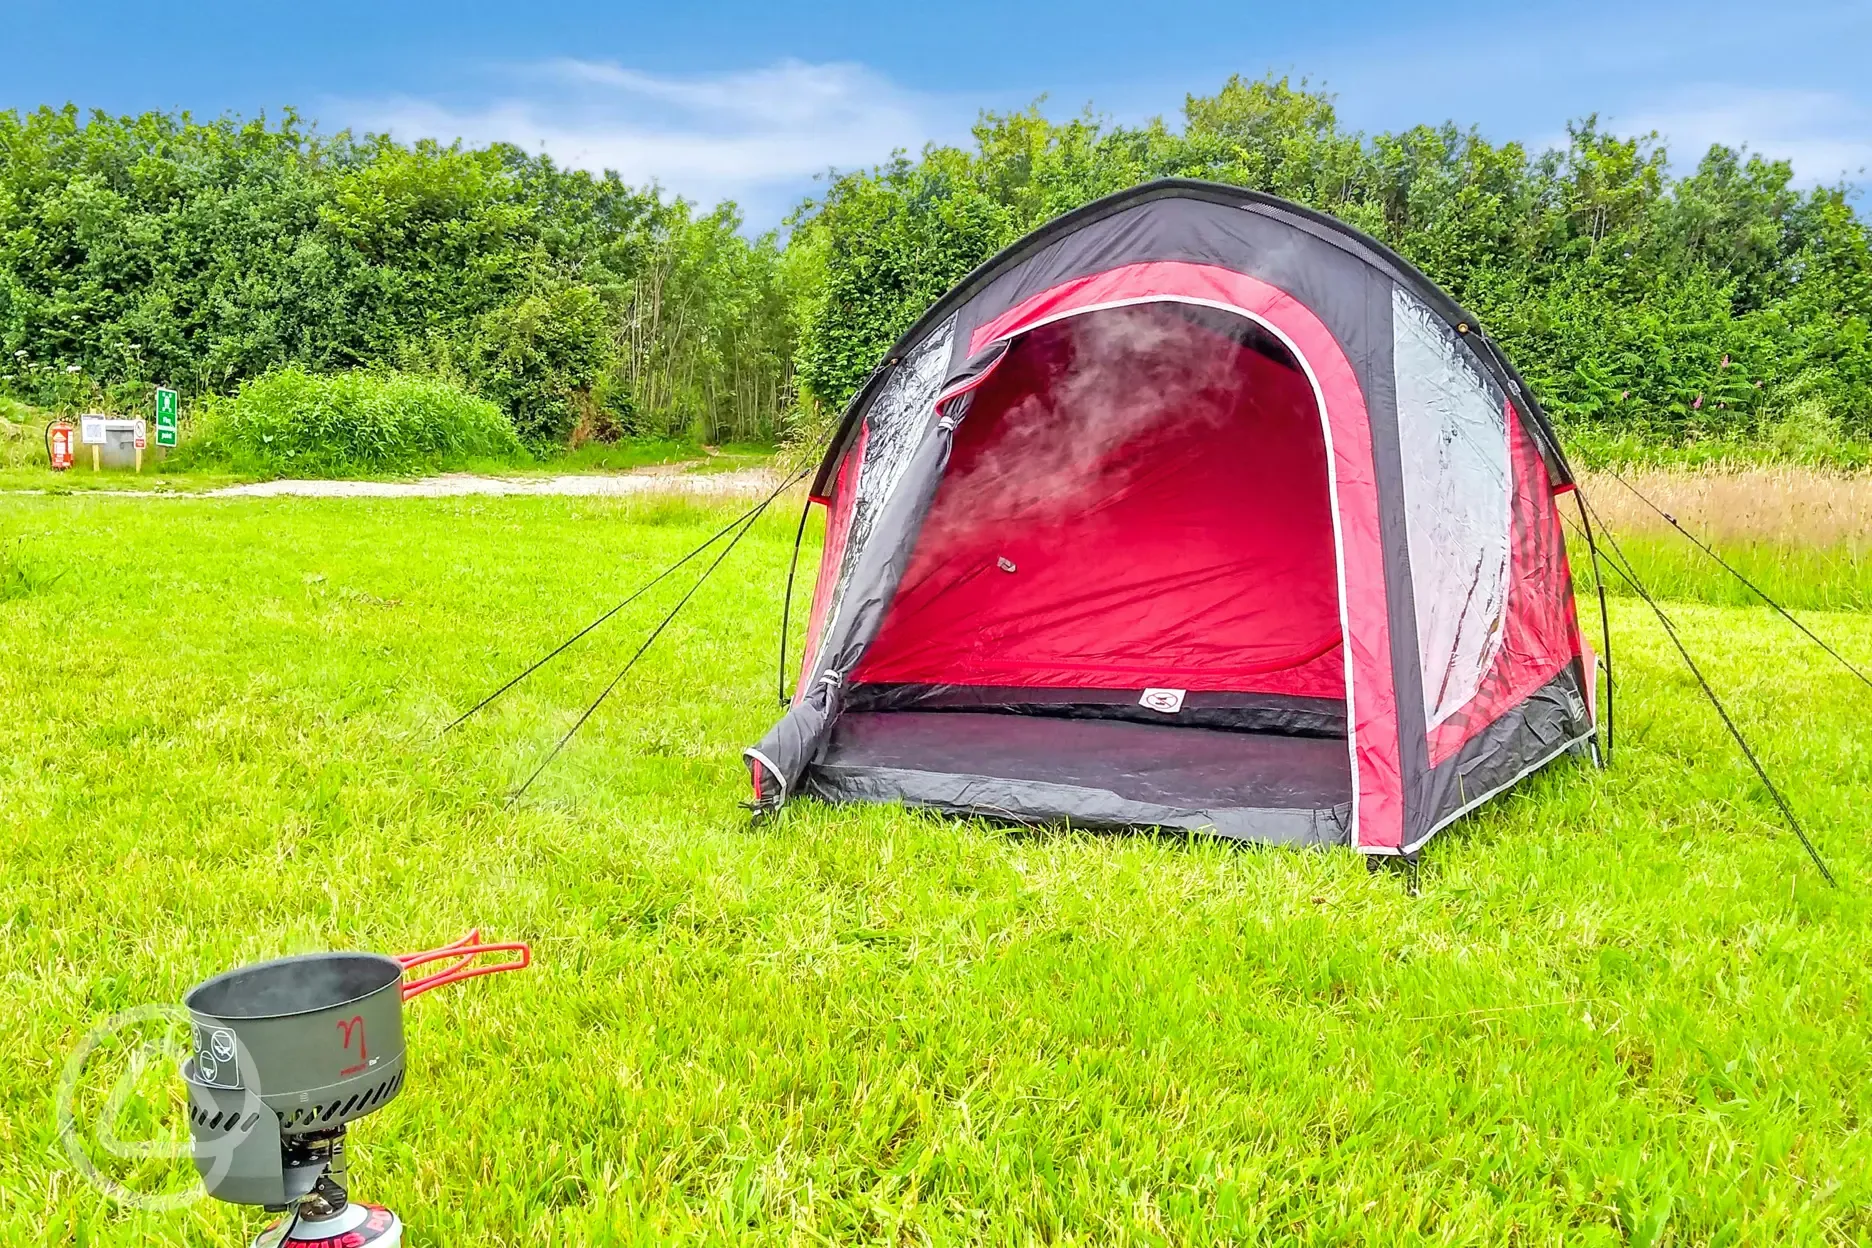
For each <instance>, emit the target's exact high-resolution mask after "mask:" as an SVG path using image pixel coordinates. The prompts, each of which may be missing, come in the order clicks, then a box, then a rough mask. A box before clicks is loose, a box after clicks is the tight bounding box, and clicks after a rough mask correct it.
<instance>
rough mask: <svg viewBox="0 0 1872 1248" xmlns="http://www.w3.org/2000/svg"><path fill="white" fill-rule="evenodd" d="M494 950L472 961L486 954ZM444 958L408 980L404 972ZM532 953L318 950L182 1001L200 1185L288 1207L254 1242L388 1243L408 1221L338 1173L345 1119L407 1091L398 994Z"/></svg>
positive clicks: (507, 964)
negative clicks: (358, 1198) (496, 958)
mask: <svg viewBox="0 0 1872 1248" xmlns="http://www.w3.org/2000/svg"><path fill="white" fill-rule="evenodd" d="M493 952H509V953H514V954H516V955H517V956H516V957H514V958H512V959H510V960H507V961H503V962H498V963H483V964H480V965H472V963H473V962H474V960H475V959H476V958H478V957H480V956H481V955H482V954H486V953H493ZM443 961H446V962H447V963H448V965H446V966H444V967H442V968H441V969H439V970H436V971H432V972H430V973H429V974H427V975H423V976H421V977H419V978H416V979H413V980H406V979H405V978H404V974H405V972H407V971H409V970H411V969H413V968H415V967H418V966H422V965H425V964H427V963H431V962H443ZM531 961H532V952H531V951H530V950H529V949H528V948H527V946H526V945H524V944H483V943H482V942H481V933H480V932H479V931H473V932H470V933H468V935H467V936H465V937H463V938H462V939H461V940H458V941H456V942H455V943H454V944H452V945H445V946H443V947H442V948H440V949H431V950H427V951H425V952H423V953H412V954H406V955H404V956H402V957H388V956H385V955H383V954H377V953H313V954H305V955H303V956H300V957H294V958H279V959H277V960H275V961H272V962H260V963H256V964H254V965H252V966H244V967H241V968H240V969H239V970H234V971H229V972H227V973H226V974H225V975H217V976H216V977H215V978H213V979H210V980H208V981H206V982H205V983H201V984H198V985H196V986H195V987H194V988H192V989H190V990H189V993H188V995H187V996H186V997H185V998H184V999H183V1003H184V1005H186V1006H187V1008H188V1012H189V1016H190V1020H191V1022H192V1023H193V1031H194V1053H193V1056H191V1057H190V1058H189V1059H188V1060H187V1061H186V1062H184V1063H183V1066H182V1079H183V1082H184V1083H185V1084H186V1085H187V1087H188V1102H189V1133H190V1136H191V1140H192V1152H193V1155H194V1160H195V1168H196V1169H197V1170H198V1171H200V1173H201V1176H202V1182H203V1184H204V1185H205V1186H206V1187H207V1189H208V1194H209V1195H210V1196H213V1197H215V1198H216V1199H217V1200H225V1201H229V1202H232V1203H234V1204H243V1205H260V1206H262V1207H264V1208H266V1209H269V1210H273V1211H275V1212H280V1213H284V1214H285V1215H286V1216H285V1217H284V1218H283V1219H282V1220H281V1221H280V1222H279V1223H278V1224H276V1225H275V1226H273V1227H271V1228H269V1229H268V1230H267V1231H265V1232H264V1233H262V1234H261V1236H260V1238H259V1239H257V1240H256V1241H254V1242H255V1248H263V1246H264V1248H276V1246H280V1245H292V1244H307V1245H310V1244H320V1245H325V1246H326V1248H339V1246H342V1248H394V1246H395V1245H398V1244H400V1243H402V1239H403V1223H402V1221H401V1220H400V1219H398V1217H397V1216H396V1215H395V1214H394V1213H392V1212H390V1211H389V1210H388V1209H385V1208H383V1207H382V1206H381V1205H366V1204H357V1203H354V1202H352V1200H351V1199H350V1195H349V1191H348V1188H347V1184H346V1165H345V1128H346V1126H347V1125H349V1124H350V1123H352V1122H355V1121H356V1120H357V1119H359V1118H362V1117H364V1116H365V1115H366V1114H371V1113H375V1112H376V1111H377V1110H380V1109H382V1108H383V1107H384V1106H385V1105H388V1104H389V1103H390V1102H391V1101H392V1100H394V1099H395V1098H396V1096H397V1094H398V1093H399V1092H401V1091H402V1090H403V1073H404V1066H403V1002H405V1001H408V1000H409V999H410V998H412V997H415V996H419V995H421V994H422V993H425V992H427V991H429V990H430V989H431V988H440V987H442V986H443V985H444V984H452V983H455V982H457V981H459V980H463V979H470V978H473V977H474V976H477V975H491V974H493V973H494V972H496V971H515V970H519V969H520V968H522V967H524V966H526V965H528V964H529V963H530V962H531Z"/></svg>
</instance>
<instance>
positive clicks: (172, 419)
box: [156, 388, 176, 446]
mask: <svg viewBox="0 0 1872 1248" xmlns="http://www.w3.org/2000/svg"><path fill="white" fill-rule="evenodd" d="M175 444H176V392H175V391H173V390H164V389H160V388H159V389H158V390H157V391H156V445H157V446H174V445H175Z"/></svg>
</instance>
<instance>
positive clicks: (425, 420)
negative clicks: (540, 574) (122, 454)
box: [181, 366, 526, 477]
mask: <svg viewBox="0 0 1872 1248" xmlns="http://www.w3.org/2000/svg"><path fill="white" fill-rule="evenodd" d="M199 421H200V426H199V429H198V431H197V432H196V433H195V435H194V436H192V437H191V438H190V439H189V440H188V442H187V443H186V444H185V445H184V446H183V448H182V451H181V458H182V460H183V462H184V463H195V462H204V461H207V462H219V463H223V464H226V465H228V466H230V467H233V468H235V469H237V470H241V471H250V472H261V473H265V474H268V475H277V476H306V477H346V476H359V475H364V474H370V473H385V472H389V473H399V472H420V471H433V470H436V469H440V468H448V467H452V466H459V465H462V464H464V463H466V462H468V461H471V460H486V459H516V458H522V457H525V456H526V449H525V448H524V447H523V446H522V445H521V444H520V439H519V437H518V436H516V435H515V433H514V427H513V422H512V421H510V420H509V419H508V418H507V417H506V415H505V414H504V413H502V411H501V410H500V408H498V407H496V406H495V405H494V404H493V403H490V402H488V401H487V400H486V399H482V398H477V397H476V396H475V395H472V394H469V393H468V392H467V391H465V390H462V389H460V388H458V387H456V386H453V385H450V384H449V383H447V382H445V381H439V380H437V379H435V378H430V377H418V376H412V375H410V374H407V373H367V372H350V373H336V374H331V375H327V376H314V375H313V374H311V373H308V372H306V371H304V370H303V369H301V368H299V367H297V366H293V367H288V368H282V369H279V370H277V371H275V372H271V373H268V374H266V375H265V376H264V377H260V378H257V379H256V380H254V381H250V382H248V383H247V384H246V385H244V386H242V387H241V388H240V392H239V393H238V394H236V395H234V396H233V397H232V398H224V399H210V400H208V401H207V403H206V404H205V406H204V407H203V409H202V411H201V415H200V417H199Z"/></svg>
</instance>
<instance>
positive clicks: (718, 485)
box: [4, 465, 780, 498]
mask: <svg viewBox="0 0 1872 1248" xmlns="http://www.w3.org/2000/svg"><path fill="white" fill-rule="evenodd" d="M778 484H780V474H778V473H777V472H775V471H774V470H773V469H771V468H737V469H734V470H733V471H729V472H686V471H683V468H682V466H681V465H672V466H667V467H666V466H658V467H655V468H639V469H637V470H636V471H633V472H615V473H589V474H585V475H576V476H575V475H566V476H557V477H483V476H477V475H475V474H474V473H468V472H451V473H445V474H444V475H442V476H439V477H422V478H419V479H417V480H414V481H291V480H288V481H256V482H254V483H252V484H250V485H225V486H222V487H220V488H219V489H214V490H188V489H180V490H177V489H170V490H117V489H109V490H104V489H98V490H86V489H79V490H73V491H71V497H82V498H286V497H292V498H460V497H464V496H466V495H470V494H507V495H512V494H534V495H548V494H556V495H572V496H584V497H621V496H624V495H634V494H685V495H689V496H691V497H699V498H741V497H747V496H750V495H752V496H758V495H761V494H765V493H767V492H768V491H770V490H772V489H773V488H774V487H775V486H776V485H778ZM45 492H46V491H44V490H8V491H4V493H17V494H44V493H45Z"/></svg>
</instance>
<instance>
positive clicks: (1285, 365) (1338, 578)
mask: <svg viewBox="0 0 1872 1248" xmlns="http://www.w3.org/2000/svg"><path fill="white" fill-rule="evenodd" d="M1571 485H1572V476H1571V474H1570V472H1569V470H1568V468H1567V464H1566V461H1565V459H1564V458H1563V457H1562V455H1561V452H1560V448H1559V444H1558V441H1557V439H1556V438H1555V436H1554V433H1553V430H1552V427H1551V426H1550V425H1549V424H1548V422H1547V420H1546V418H1545V416H1544V415H1543V414H1542V412H1541V410H1540V407H1539V405H1538V404H1537V403H1536V402H1535V400H1534V397H1533V396H1532V395H1531V394H1529V393H1528V392H1527V389H1526V387H1525V386H1524V385H1523V384H1522V382H1521V380H1520V378H1519V377H1518V375H1517V374H1516V373H1515V372H1514V370H1513V369H1512V368H1511V367H1510V366H1509V365H1508V363H1507V362H1506V360H1504V359H1503V358H1502V356H1501V355H1500V353H1499V352H1498V351H1496V350H1495V349H1494V347H1493V346H1492V345H1491V344H1490V343H1489V342H1488V341H1487V340H1486V339H1485V338H1484V337H1483V335H1482V334H1481V333H1480V332H1478V331H1477V329H1476V328H1475V324H1474V321H1473V320H1472V319H1471V318H1470V317H1468V316H1467V315H1466V314H1465V313H1464V312H1463V311H1462V310H1461V309H1460V308H1458V307H1457V306H1456V304H1455V303H1454V302H1453V301H1452V300H1451V299H1450V298H1449V297H1448V296H1447V295H1445V294H1444V293H1443V292H1442V291H1440V290H1439V289H1437V287H1436V286H1435V285H1434V284H1432V283H1431V282H1430V280H1429V279H1428V278H1426V277H1425V276H1424V275H1423V274H1422V273H1420V272H1418V271H1417V270H1416V269H1414V268H1413V267H1411V266H1410V265H1409V264H1408V263H1406V262H1405V261H1404V260H1403V259H1401V258H1400V257H1398V256H1397V255H1395V254H1394V253H1392V252H1391V251H1389V250H1387V249H1386V248H1385V247H1383V246H1382V245H1380V244H1379V243H1377V242H1376V241H1374V240H1372V239H1370V238H1367V237H1365V236H1364V235H1362V234H1360V233H1358V232H1357V231H1355V230H1352V229H1350V228H1348V227H1346V226H1345V225H1343V224H1341V223H1339V222H1337V221H1334V220H1332V219H1331V218H1329V217H1325V216H1322V215H1320V214H1317V213H1314V212H1311V211H1308V210H1306V209H1304V208H1300V207H1298V206H1296V205H1294V204H1290V203H1287V202H1285V201H1282V200H1278V199H1274V198H1272V197H1269V196H1266V195H1260V194H1256V193H1253V192H1250V191H1244V190H1240V189H1236V188H1232V187H1225V186H1218V185H1211V184H1208V183H1200V182H1187V181H1174V182H1156V183H1152V184H1149V185H1146V186H1142V187H1139V188H1136V189H1134V190H1130V191H1126V192H1123V193H1121V194H1118V195H1114V196H1111V197H1109V198H1107V199H1103V200H1100V201H1098V202H1096V203H1093V204H1090V205H1088V206H1086V207H1084V208H1082V209H1079V210H1078V211H1075V212H1073V213H1070V214H1068V215H1067V216H1064V217H1061V218H1060V219H1058V220H1056V221H1054V222H1052V223H1051V224H1049V225H1047V226H1045V227H1044V228H1042V229H1040V230H1039V231H1037V232H1035V233H1034V234H1032V235H1030V236H1028V237H1027V238H1024V239H1022V240H1021V241H1019V242H1017V243H1015V244H1014V245H1013V246H1011V247H1009V248H1008V249H1007V250H1005V251H1003V252H1002V253H1001V254H999V255H997V256H995V257H994V258H993V259H992V260H990V261H988V262H987V263H986V264H984V265H982V267H981V268H979V269H977V270H976V271H975V272H974V273H972V274H970V275H969V276H968V277H967V278H966V279H964V280H963V281H962V282H961V283H960V284H959V285H958V286H957V287H956V288H955V289H954V290H952V291H951V292H950V293H949V294H948V295H946V296H945V297H944V298H943V299H941V300H940V301H939V302H938V303H937V304H936V305H935V306H934V307H932V308H931V309H930V310H929V311H928V313H926V314H925V315H924V316H923V317H922V319H920V320H919V321H918V322H917V323H916V325H915V326H913V327H912V328H911V329H910V331H909V332H908V333H907V334H905V335H904V337H903V338H902V340H900V341H899V343H898V344H897V345H896V346H895V347H894V348H893V349H892V350H891V351H890V353H889V355H888V357H887V358H886V359H885V360H884V362H883V363H882V364H881V365H880V366H879V367H878V368H877V370H876V371H875V372H874V373H873V374H872V376H871V377H870V379H869V380H868V381H867V382H866V384H865V385H864V387H863V388H862V389H861V390H860V392H859V393H858V395H857V396H856V397H855V398H854V399H853V401H852V403H851V404H850V406H849V408H848V409H847V411H846V413H845V417H844V420H843V423H842V426H841V428H840V430H839V432H838V434H837V436H836V437H835V439H834V441H833V443H832V445H831V447H830V448H829V450H828V452H827V454H826V457H825V460H824V462H823V464H822V465H821V467H820V469H819V473H818V476H817V478H816V480H815V483H814V486H813V490H812V495H813V499H814V501H815V502H817V503H819V504H821V505H823V506H824V507H825V508H826V509H827V524H826V538H825V548H824V555H823V558H822V562H821V567H820V572H819V577H818V584H817V588H816V590H815V592H814V596H813V604H812V614H811V622H810V625H809V628H808V635H807V640H806V657H805V664H804V667H803V669H802V673H801V677H800V681H799V686H798V689H797V691H796V692H795V694H794V696H793V700H792V703H791V706H790V708H789V709H788V710H787V712H786V713H785V715H784V716H783V717H782V718H781V720H780V722H779V723H778V724H776V725H775V726H774V728H773V729H772V731H770V732H769V733H768V734H767V736H766V738H765V739H764V740H762V741H761V743H760V744H759V745H758V746H757V747H755V748H753V749H750V750H748V751H747V752H746V757H747V760H748V764H749V770H750V772H751V774H752V779H753V783H754V791H755V799H756V802H757V804H758V805H761V806H765V807H773V806H775V805H777V804H779V803H781V802H783V801H785V800H787V799H788V798H790V797H792V796H793V795H795V794H799V793H807V794H811V795H814V796H816V797H819V798H822V799H826V800H831V801H870V802H876V801H882V802H902V803H906V804H910V805H916V806H925V807H933V808H936V809H940V810H944V811H952V812H969V813H979V814H985V815H990V816H995V817H999V818H1004V819H1012V820H1018V821H1023V822H1069V823H1072V824H1074V825H1080V826H1097V827H1115V826H1159V827H1176V828H1192V829H1197V828H1202V829H1212V830H1213V831H1214V832H1216V833H1219V834H1221V835H1223V836H1229V837H1238V838H1242V839H1246V840H1255V841H1268V842H1280V843H1290V844H1306V843H1328V844H1348V845H1352V846H1355V847H1356V848H1358V849H1360V850H1363V851H1365V852H1367V853H1375V854H1397V853H1410V852H1412V851H1414V850H1416V849H1417V848H1418V847H1419V846H1421V845H1422V844H1423V843H1424V842H1425V841H1426V840H1428V839H1429V838H1430V837H1431V836H1432V835H1433V834H1434V833H1435V832H1436V831H1437V830H1438V829H1439V828H1441V827H1443V826H1444V825H1446V824H1448V823H1449V822H1450V821H1451V820H1453V819H1455V818H1457V817H1458V816H1459V815H1461V814H1463V813H1464V812H1465V811H1467V810H1469V809H1470V808H1471V807H1473V806H1475V805H1476V804H1477V803H1479V802H1481V801H1483V800H1484V799H1486V798H1488V797H1489V796H1491V795H1492V794H1495V793H1498V792H1500V791H1501V790H1502V789H1504V788H1506V787H1508V786H1509V785H1512V784H1513V783H1515V782H1516V781H1517V780H1519V779H1521V778H1522V777H1524V776H1526V775H1528V774H1529V773H1530V772H1532V771H1534V770H1535V769H1536V768H1538V767H1540V766H1542V765H1543V764H1545V763H1547V762H1549V761H1551V760H1553V759H1554V758H1556V757H1558V756H1559V755H1560V754H1562V753H1563V752H1566V751H1568V750H1569V749H1572V750H1576V751H1585V750H1588V749H1590V748H1591V743H1592V741H1593V734H1594V723H1593V710H1592V690H1593V684H1594V678H1593V660H1592V656H1591V653H1590V651H1589V650H1588V649H1587V648H1586V646H1585V645H1584V643H1583V641H1582V638H1581V635H1580V629H1579V624H1578V620H1577V618H1576V614H1575V609H1574V602H1573V586H1572V579H1571V573H1570V571H1569V568H1568V563H1567V554H1566V545H1565V541H1564V538H1563V535H1562V532H1561V528H1560V518H1559V513H1558V510H1557V508H1556V505H1555V501H1554V500H1555V496H1556V495H1557V494H1559V493H1561V492H1563V491H1565V490H1566V489H1568V488H1570V487H1571Z"/></svg>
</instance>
